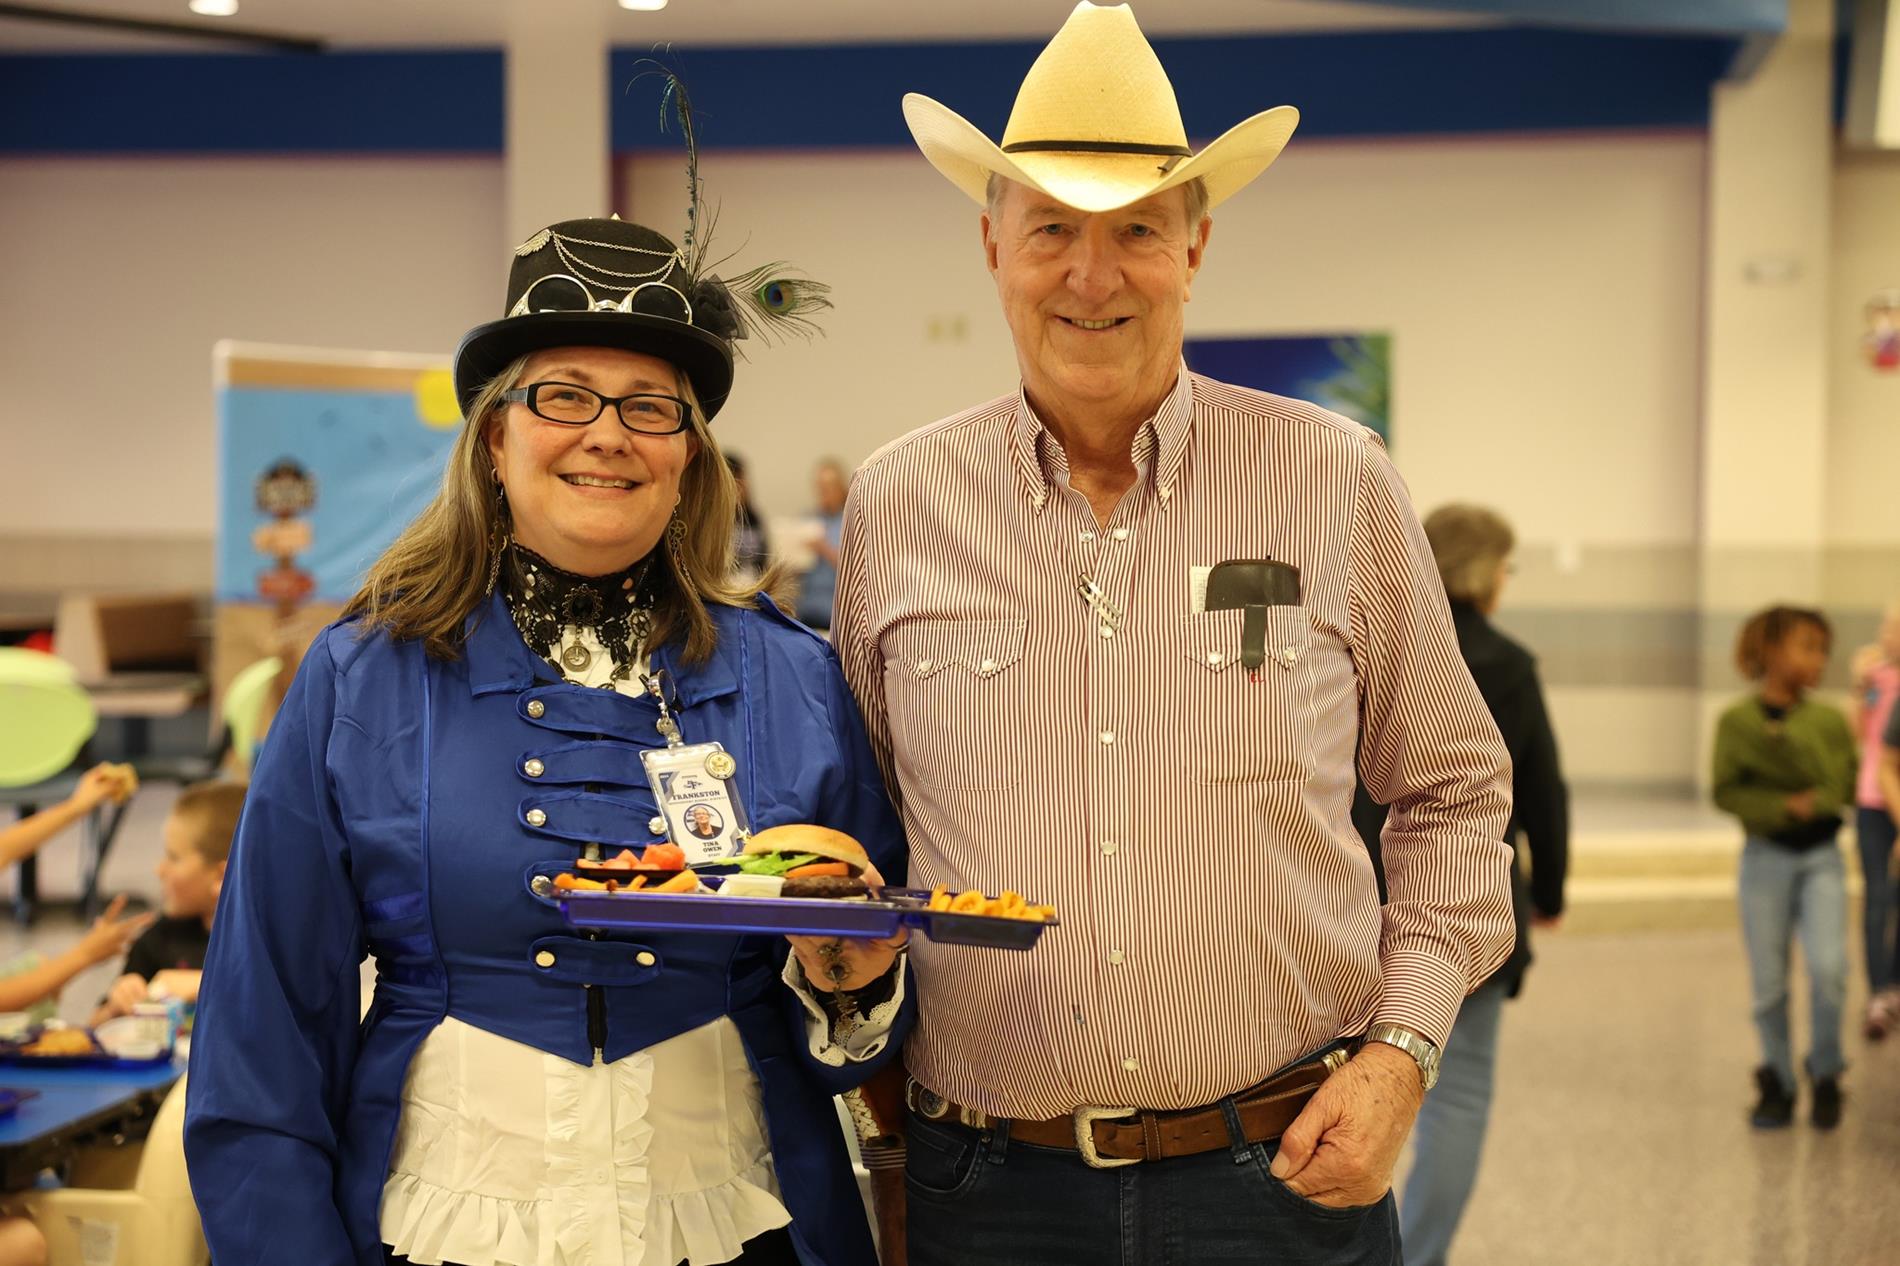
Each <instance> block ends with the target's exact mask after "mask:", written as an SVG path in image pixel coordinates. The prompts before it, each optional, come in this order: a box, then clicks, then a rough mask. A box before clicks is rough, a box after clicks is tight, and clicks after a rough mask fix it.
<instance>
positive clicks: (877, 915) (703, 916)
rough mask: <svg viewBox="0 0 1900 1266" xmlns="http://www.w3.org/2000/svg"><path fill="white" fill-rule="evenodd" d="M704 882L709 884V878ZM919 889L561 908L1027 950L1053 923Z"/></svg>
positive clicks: (670, 921)
mask: <svg viewBox="0 0 1900 1266" xmlns="http://www.w3.org/2000/svg"><path fill="white" fill-rule="evenodd" d="M706 882H708V883H709V884H711V883H716V882H717V877H713V876H709V877H707V880H706ZM931 895H932V894H930V893H929V892H926V891H924V890H922V889H918V888H886V889H884V891H883V893H882V895H881V896H880V897H879V898H878V899H876V900H870V901H828V900H824V899H821V898H815V897H724V896H720V895H718V894H716V893H714V894H708V893H647V892H625V893H620V892H586V891H576V892H567V893H565V894H563V896H562V898H561V911H562V913H563V914H565V915H566V916H567V921H568V922H569V923H571V924H573V925H575V926H576V927H588V928H625V929H628V930H632V931H644V932H713V933H720V934H723V935H727V936H731V935H733V934H735V933H747V932H756V933H771V934H777V935H781V936H849V937H870V938H883V937H890V936H895V935H897V933H898V930H899V929H900V928H905V927H909V928H914V929H916V930H917V931H918V932H921V933H922V934H923V935H925V936H927V937H929V938H930V939H931V940H933V941H937V942H939V943H941V944H945V945H982V946H987V947H990V948H994V949H1015V950H1026V949H1028V948H1029V947H1030V946H1032V945H1034V944H1035V943H1036V942H1037V941H1038V940H1039V939H1040V938H1041V937H1042V933H1043V930H1044V929H1046V928H1052V927H1055V926H1057V925H1058V924H1059V922H1060V920H1057V919H1054V918H1050V919H1046V920H1045V919H1018V918H1007V917H1003V916H1000V915H990V914H961V913H952V912H951V911H948V910H933V909H931V908H930V905H931Z"/></svg>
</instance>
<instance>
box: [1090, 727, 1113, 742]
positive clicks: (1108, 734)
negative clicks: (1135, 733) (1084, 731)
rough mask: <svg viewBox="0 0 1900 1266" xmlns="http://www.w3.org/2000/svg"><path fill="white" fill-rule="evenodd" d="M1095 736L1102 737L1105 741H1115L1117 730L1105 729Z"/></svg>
mask: <svg viewBox="0 0 1900 1266" xmlns="http://www.w3.org/2000/svg"><path fill="white" fill-rule="evenodd" d="M1095 737H1096V738H1099V739H1101V740H1102V742H1104V743H1113V742H1114V741H1115V731H1113V730H1103V731H1102V732H1101V733H1100V734H1098V735H1096V736H1095Z"/></svg>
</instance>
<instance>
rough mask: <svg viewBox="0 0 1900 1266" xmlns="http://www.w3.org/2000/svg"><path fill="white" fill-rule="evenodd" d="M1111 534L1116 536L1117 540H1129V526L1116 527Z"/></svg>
mask: <svg viewBox="0 0 1900 1266" xmlns="http://www.w3.org/2000/svg"><path fill="white" fill-rule="evenodd" d="M1109 535H1111V536H1113V537H1114V538H1115V539H1116V540H1118V541H1125V540H1127V539H1128V529H1127V528H1116V529H1115V530H1114V531H1113V532H1111V533H1110V534H1109Z"/></svg>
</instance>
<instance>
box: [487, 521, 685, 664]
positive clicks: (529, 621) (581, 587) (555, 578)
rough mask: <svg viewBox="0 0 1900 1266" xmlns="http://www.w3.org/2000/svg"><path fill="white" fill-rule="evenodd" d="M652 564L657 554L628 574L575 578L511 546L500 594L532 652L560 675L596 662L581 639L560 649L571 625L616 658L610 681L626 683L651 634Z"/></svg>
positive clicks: (626, 572)
mask: <svg viewBox="0 0 1900 1266" xmlns="http://www.w3.org/2000/svg"><path fill="white" fill-rule="evenodd" d="M652 566H653V555H651V554H648V555H647V556H646V557H645V558H643V559H641V560H640V561H639V562H637V563H635V564H634V565H633V566H631V567H629V568H627V569H626V570H625V571H617V572H612V573H609V574H608V575H605V576H577V575H575V574H574V573H573V572H571V571H562V570H561V569H560V568H559V567H556V566H555V565H554V564H553V563H550V562H549V561H548V560H547V559H545V558H543V557H541V556H540V555H539V554H537V553H535V552H534V551H533V550H531V549H528V548H526V547H524V546H522V545H521V544H519V543H518V542H510V543H509V546H508V556H507V560H506V562H505V564H504V565H503V567H502V573H501V574H502V582H501V593H502V598H503V600H504V601H506V602H507V604H508V614H509V615H511V616H513V617H514V621H515V627H516V628H517V629H519V630H520V631H521V636H522V638H523V639H524V640H525V641H526V642H527V643H528V646H529V648H530V649H532V650H533V651H534V652H535V653H536V654H537V655H541V656H543V657H544V658H546V660H547V661H548V663H550V664H552V665H554V667H555V668H557V669H559V670H560V672H561V673H562V675H564V676H565V675H566V674H568V673H581V672H585V671H586V670H587V666H588V664H589V663H591V662H592V661H593V658H594V657H593V652H591V651H589V650H588V649H587V648H586V647H585V646H583V645H581V644H580V642H579V641H578V640H577V641H574V642H572V643H569V644H568V645H567V646H566V647H565V648H563V647H562V645H561V642H562V639H563V637H564V636H565V634H566V630H567V627H568V626H569V625H573V626H574V627H575V628H577V629H592V630H594V635H595V637H597V638H598V639H599V640H600V644H601V646H602V647H604V648H605V649H606V651H607V653H608V654H609V655H610V656H612V657H613V662H614V671H613V676H612V677H611V678H610V679H609V680H610V683H611V682H616V681H624V680H626V679H627V677H628V676H629V675H630V674H631V673H632V672H633V661H634V659H635V657H636V656H637V655H639V653H640V651H641V649H642V648H644V647H645V645H646V640H647V637H648V635H649V634H651V633H652V632H653V595H652V594H651V593H650V592H648V591H647V589H646V587H645V581H646V578H647V574H648V572H649V571H651V570H652Z"/></svg>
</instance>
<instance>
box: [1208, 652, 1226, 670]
mask: <svg viewBox="0 0 1900 1266" xmlns="http://www.w3.org/2000/svg"><path fill="white" fill-rule="evenodd" d="M1226 658H1227V657H1226V656H1225V655H1223V654H1221V653H1220V652H1219V651H1209V652H1208V653H1207V662H1208V663H1210V664H1212V665H1213V666H1214V667H1216V668H1219V667H1220V666H1221V664H1222V663H1223V662H1224V661H1225V660H1226Z"/></svg>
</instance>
